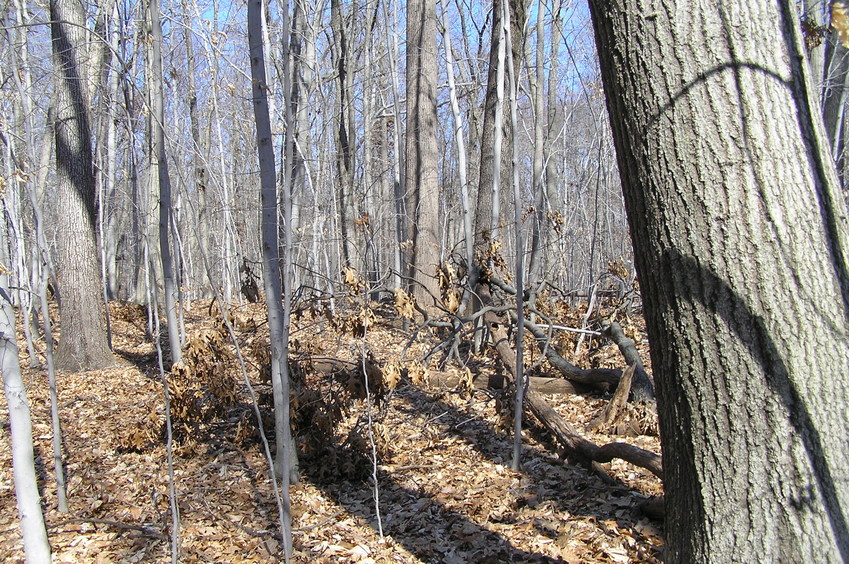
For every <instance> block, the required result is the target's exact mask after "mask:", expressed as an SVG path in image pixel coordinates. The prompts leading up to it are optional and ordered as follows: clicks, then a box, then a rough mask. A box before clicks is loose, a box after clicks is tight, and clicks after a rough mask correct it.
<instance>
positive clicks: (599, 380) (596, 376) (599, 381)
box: [525, 319, 622, 392]
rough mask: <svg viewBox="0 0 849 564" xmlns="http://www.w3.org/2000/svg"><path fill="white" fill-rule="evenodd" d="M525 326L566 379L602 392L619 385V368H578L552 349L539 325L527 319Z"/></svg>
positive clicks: (620, 376) (620, 373)
mask: <svg viewBox="0 0 849 564" xmlns="http://www.w3.org/2000/svg"><path fill="white" fill-rule="evenodd" d="M525 327H527V328H528V331H530V332H531V333H532V334H533V336H534V337H536V340H537V343H538V345H539V348H540V350H542V351H543V352H544V353H545V358H547V359H548V362H549V363H550V364H551V365H552V366H553V367H554V368H556V369H557V370H558V371H559V372H560V373H561V374H562V375H563V377H564V378H566V379H567V380H571V381H572V382H579V383H581V384H585V385H587V386H591V387H593V388H596V389H598V390H601V391H603V392H607V391H609V390H611V389H613V388H616V386H618V385H619V380H620V379H621V378H622V371H621V370H617V369H615V368H586V369H585V368H578V367H577V366H575V365H574V364H572V363H570V362H569V361H568V360H566V359H565V358H563V357H562V356H560V353H558V352H557V351H556V350H554V347H552V346H551V343H550V339H549V336H548V335H547V334H546V333H545V331H543V330H542V329H541V328H540V327H538V326H537V325H536V324H534V323H531V322H530V321H528V320H527V319H526V320H525Z"/></svg>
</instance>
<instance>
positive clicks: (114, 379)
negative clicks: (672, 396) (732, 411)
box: [0, 302, 663, 564]
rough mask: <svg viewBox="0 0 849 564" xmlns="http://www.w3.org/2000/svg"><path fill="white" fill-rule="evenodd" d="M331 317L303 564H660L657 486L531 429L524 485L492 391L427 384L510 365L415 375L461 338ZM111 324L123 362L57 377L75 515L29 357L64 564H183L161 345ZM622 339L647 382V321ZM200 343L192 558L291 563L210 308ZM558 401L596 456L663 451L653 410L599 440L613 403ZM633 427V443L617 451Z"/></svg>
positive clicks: (267, 417) (258, 372)
mask: <svg viewBox="0 0 849 564" xmlns="http://www.w3.org/2000/svg"><path fill="white" fill-rule="evenodd" d="M328 306H329V304H328V303H326V302H324V303H319V302H313V303H311V304H305V305H304V307H302V308H301V309H300V310H299V315H298V316H297V317H296V319H295V321H294V330H293V333H292V344H293V355H292V356H293V357H294V358H298V359H299V361H298V362H297V363H296V364H295V368H294V371H295V375H294V380H295V384H296V386H295V394H294V395H293V396H292V398H293V399H292V404H293V419H294V423H295V428H296V433H297V436H298V445H299V451H300V453H301V461H300V463H301V481H300V483H298V484H297V485H295V486H293V487H292V489H291V503H292V515H293V528H294V534H293V538H294V558H293V561H294V562H434V563H446V564H448V563H462V562H473V563H487V562H489V563H496V562H568V563H573V562H615V563H625V562H658V561H659V560H660V555H661V550H662V547H663V536H662V535H663V532H662V523H660V522H657V521H653V520H651V519H650V518H648V517H646V516H645V515H643V514H642V513H641V511H640V509H639V505H640V504H641V503H642V502H644V501H646V500H647V499H649V498H651V497H653V496H657V495H660V494H662V487H661V484H660V481H659V480H658V479H657V478H655V477H654V476H653V475H652V474H650V473H649V472H648V471H646V470H644V469H642V468H638V467H635V466H632V465H630V464H628V463H626V462H623V461H619V460H614V461H613V462H611V463H609V464H604V465H602V466H603V468H604V469H605V471H606V473H607V475H606V476H599V475H598V474H596V473H594V472H593V471H591V470H588V469H586V468H584V467H581V466H577V465H572V464H570V463H569V462H568V461H565V460H563V459H561V458H560V457H559V456H558V454H557V447H556V445H555V444H554V441H553V439H552V437H551V436H550V435H549V434H548V432H546V431H545V429H543V428H542V427H541V426H540V424H539V423H538V422H536V421H534V420H533V419H532V418H531V417H530V416H526V420H525V427H526V431H525V433H524V436H523V444H524V451H523V457H522V469H521V471H519V472H515V471H513V470H512V469H511V468H510V456H511V454H512V439H511V436H510V433H509V432H506V430H507V429H509V428H510V425H511V424H512V423H511V422H510V421H509V418H506V417H505V416H503V414H504V413H506V412H509V411H510V408H509V406H508V407H507V408H506V409H504V408H502V409H499V404H500V402H499V401H497V398H496V395H495V394H494V393H492V392H491V391H485V390H480V389H476V390H473V389H470V388H469V386H462V385H460V386H458V387H457V388H455V389H447V388H438V387H433V386H428V385H425V384H422V383H421V382H424V381H425V380H426V379H427V377H426V376H427V372H428V371H436V370H441V371H442V372H444V373H452V374H454V375H457V376H459V378H460V381H463V380H464V378H463V376H464V375H466V376H467V377H468V376H470V375H472V376H474V377H478V376H479V375H487V374H492V373H494V372H497V371H498V370H502V368H501V367H500V364H499V363H498V362H496V361H495V359H494V353H493V352H492V351H485V352H483V353H482V354H480V355H474V354H471V353H469V352H465V353H464V354H465V355H466V358H467V359H468V363H467V365H466V367H463V368H457V367H453V368H452V367H451V365H450V363H449V364H448V365H446V366H439V363H438V360H439V358H440V357H439V355H434V356H433V358H434V360H432V361H431V362H428V363H424V364H423V363H421V362H418V361H413V360H412V359H422V358H424V357H425V355H426V353H427V352H428V351H429V350H431V348H432V347H434V346H435V345H437V344H438V343H440V342H441V341H442V340H443V339H444V337H445V335H444V334H440V333H439V332H438V331H432V330H425V331H422V332H419V333H418V334H417V336H416V338H415V340H414V342H412V343H410V340H411V339H410V338H411V332H410V331H408V330H407V331H405V330H404V328H403V324H402V322H401V321H400V320H398V319H397V318H396V315H395V310H394V309H393V308H392V307H391V306H390V305H388V304H382V305H380V304H373V303H372V304H370V305H367V306H366V307H365V308H363V307H361V306H355V305H354V304H348V305H347V306H345V305H343V304H341V302H340V303H337V304H336V307H335V308H334V310H333V311H331V309H330V308H329V307H328ZM110 309H111V317H112V331H113V344H114V350H115V353H116V358H117V359H118V362H117V364H116V365H115V366H113V367H110V368H106V369H103V370H97V371H91V372H85V373H74V374H69V373H62V374H59V375H58V377H57V388H58V396H59V409H60V413H61V418H62V423H63V431H64V448H65V456H66V470H67V483H68V497H69V503H70V512H69V513H66V514H62V513H59V512H58V511H57V509H56V493H55V481H54V479H53V454H52V447H51V437H52V432H51V423H50V404H49V395H48V386H47V377H46V371H45V370H44V369H41V368H28V366H29V357H28V356H27V353H26V348H25V347H22V351H21V363H22V366H23V367H24V380H25V383H26V385H27V389H28V393H29V401H30V405H31V406H32V419H33V428H34V429H33V433H34V439H35V448H36V458H37V461H36V464H37V469H38V472H39V478H40V484H41V488H42V490H41V493H42V500H43V504H44V506H45V508H46V519H47V526H48V532H49V537H50V542H51V545H52V549H53V554H54V562H74V563H79V562H167V561H169V559H170V545H169V539H170V516H171V513H170V509H169V480H168V463H167V451H166V447H165V433H164V428H165V425H164V421H165V416H164V400H163V398H164V396H163V386H162V381H161V379H160V377H159V371H158V361H157V353H156V349H155V347H154V344H153V343H152V342H151V340H150V339H149V338H148V337H147V336H146V335H147V316H146V313H145V310H144V309H143V308H140V307H138V306H134V305H129V304H119V303H113V304H112V305H111V308H110ZM551 313H552V314H555V313H556V314H557V320H558V323H560V324H563V325H569V326H572V327H575V326H579V325H580V318H581V315H583V311H582V310H581V309H580V308H569V307H567V306H565V305H562V304H561V305H560V306H558V307H557V311H556V312H554V311H553V312H551ZM264 320H265V311H264V306H262V305H261V304H253V305H242V306H234V307H233V311H232V315H231V316H230V321H231V322H232V326H233V327H234V333H235V336H236V340H237V342H238V343H239V350H240V352H241V353H242V356H243V358H244V359H245V365H244V366H245V372H244V373H245V374H246V375H247V377H248V379H249V381H250V382H251V384H252V386H253V387H254V389H255V390H256V392H257V395H258V399H259V405H260V410H261V414H262V418H263V420H264V422H265V423H264V427H265V428H266V430H267V431H266V432H267V434H268V435H269V438H268V440H269V442H270V444H271V449H272V451H273V449H274V441H273V436H272V434H273V423H272V421H273V419H272V415H271V408H270V406H271V392H270V385H269V382H268V377H267V370H268V367H267V365H268V347H267V343H268V340H267V339H268V331H267V328H266V326H265V321H264ZM621 322H622V324H623V325H625V326H626V331H627V332H630V334H631V335H632V336H634V337H636V340H637V342H638V344H639V349H640V351H641V354H642V356H643V357H644V363H645V364H646V367H647V369H648V368H649V363H648V362H649V361H648V358H646V353H647V348H646V345H645V342H646V340H645V338H644V334H643V333H642V328H641V327H642V320H641V319H639V318H638V317H637V318H631V319H627V320H622V321H621ZM185 327H186V334H187V338H188V344H187V346H186V349H185V351H186V352H185V353H184V363H183V365H182V367H180V368H179V369H178V370H175V373H174V374H173V375H172V376H170V377H169V390H170V393H171V397H172V398H171V399H172V404H171V410H172V415H173V417H174V436H175V441H174V459H173V468H174V470H173V471H174V475H175V485H176V495H177V498H178V507H179V514H180V537H181V561H182V562H233V563H235V562H277V561H281V560H282V557H281V555H282V544H281V540H280V539H281V537H280V534H279V526H278V523H279V520H278V510H277V504H276V503H275V496H274V492H273V490H272V485H271V482H270V481H269V479H268V477H269V465H268V462H267V460H266V457H265V456H264V448H263V446H262V443H261V441H260V440H259V437H258V436H259V433H258V428H257V425H256V418H255V416H254V411H253V408H252V407H251V406H252V404H251V400H250V395H249V394H248V391H247V390H248V388H247V386H246V385H245V383H244V380H243V372H242V369H241V368H240V363H239V360H238V355H237V354H236V347H235V346H234V345H233V344H232V341H231V339H230V336H229V333H228V332H227V331H226V329H225V324H224V323H223V321H222V318H221V316H220V314H218V313H217V308H216V307H215V306H214V305H213V306H210V304H209V303H208V302H207V303H198V302H195V303H193V304H192V307H191V311H189V312H186V315H185ZM363 332H364V333H365V335H364V336H363ZM576 339H577V336H576V335H575V334H574V333H567V332H561V333H558V334H557V341H556V343H555V344H556V346H558V347H560V348H561V349H562V350H564V351H570V352H569V353H565V352H564V355H565V356H566V358H567V359H569V360H570V361H571V362H573V363H575V364H578V365H579V366H582V367H591V366H592V367H599V366H604V367H617V368H624V365H623V361H622V360H621V357H620V356H619V353H618V350H617V348H616V346H615V345H613V344H611V343H609V342H608V341H606V340H605V339H603V338H598V337H596V338H592V339H589V340H588V341H586V342H585V343H584V344H583V345H582V347H581V352H580V353H579V354H578V355H577V356H576V355H574V354H572V353H574V351H575V346H576V345H575V342H576ZM19 342H21V343H22V342H23V341H19ZM40 345H41V346H42V347H43V340H42V342H41V343H40ZM526 351H527V353H526V364H527V365H528V366H530V365H532V364H537V363H538V364H539V365H538V366H536V367H535V368H533V369H532V371H533V373H534V374H535V375H549V376H554V375H555V374H554V371H553V369H552V368H551V367H549V366H548V364H547V363H546V362H538V361H539V352H538V351H537V350H536V348H535V347H532V346H528V348H527V349H526ZM364 353H366V356H369V355H370V359H369V360H368V362H366V363H365V364H366V365H367V366H369V367H371V368H367V370H366V371H367V373H369V374H370V376H371V378H372V385H373V388H374V390H373V394H372V395H371V396H370V397H369V399H368V401H367V400H364V399H361V397H362V395H363V392H364V387H363V386H362V383H363V380H362V373H363V371H362V370H358V369H357V366H362V365H363V364H364V363H363V362H361V359H362V358H363V356H364ZM39 354H40V355H41V354H43V350H42V351H39ZM358 359H360V360H358ZM331 360H334V361H336V364H333V362H331ZM39 361H40V362H43V356H42V357H41V358H40V359H39ZM338 361H348V362H351V364H349V365H345V364H340V363H339V362H338ZM340 366H341V367H343V368H344V367H345V366H348V367H349V368H350V370H340V369H339V368H340ZM374 366H377V367H382V370H381V371H374V370H373V367H374ZM328 367H332V368H334V370H331V369H329V368H328ZM466 368H468V371H467V370H466ZM399 369H400V370H399ZM398 376H403V378H402V379H401V380H400V382H399V381H398ZM374 380H380V381H379V382H377V383H375V382H374ZM466 381H468V380H466ZM413 382H416V383H418V385H416V384H414V383H413ZM380 384H382V387H381V386H380ZM390 389H391V390H390ZM546 398H547V400H548V401H549V402H550V403H551V405H552V406H553V407H554V408H555V409H556V410H557V412H558V413H559V414H560V415H561V416H563V417H564V418H565V419H566V421H568V422H569V423H571V424H572V425H574V426H575V427H577V428H578V429H579V430H580V431H581V432H582V433H584V436H585V437H587V438H588V439H589V440H591V441H594V442H595V443H596V444H606V443H608V442H611V441H615V440H624V441H626V442H629V443H631V444H635V445H637V446H640V447H642V448H645V449H648V450H651V451H653V452H655V453H659V452H660V445H659V440H658V437H657V433H656V420H655V421H651V419H652V418H653V417H655V416H654V415H653V414H651V415H650V416H649V417H648V419H649V422H648V424H647V423H646V419H647V417H646V415H645V413H643V414H642V415H640V414H635V415H633V417H634V418H641V422H640V423H639V424H638V425H637V424H633V423H634V422H631V423H632V424H628V422H627V421H625V424H624V425H623V424H622V423H621V422H620V424H619V425H617V426H615V428H609V429H606V430H605V431H606V432H607V433H609V434H605V433H601V432H591V431H590V430H588V428H587V425H588V423H589V422H590V421H591V420H592V419H593V418H594V417H595V416H596V415H598V414H599V413H600V412H601V410H603V408H604V407H605V405H606V404H607V402H608V399H609V396H605V395H602V394H600V393H599V394H590V395H547V396H546ZM629 413H630V412H626V414H625V418H626V419H627V418H628V417H632V415H629ZM0 423H2V426H3V432H2V433H0V561H3V562H23V561H24V560H23V551H22V543H21V538H20V533H19V527H18V520H17V510H16V507H15V495H14V484H13V479H12V464H11V449H10V445H9V432H8V426H9V421H8V411H7V410H6V406H5V399H3V400H0ZM369 429H370V430H369ZM635 429H641V430H640V431H637V432H638V433H640V432H641V433H646V434H636V433H635ZM623 430H625V431H629V433H628V434H629V435H630V436H624V435H622V434H614V432H615V431H619V432H622V431H623ZM374 456H376V457H377V464H373V462H372V461H373V460H374V458H373V457H374ZM375 479H376V482H377V485H378V487H377V488H376V489H375V488H374V487H373V484H374V483H375ZM376 506H377V507H379V512H377V511H376V509H375V508H376Z"/></svg>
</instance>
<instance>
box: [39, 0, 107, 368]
mask: <svg viewBox="0 0 849 564" xmlns="http://www.w3.org/2000/svg"><path fill="white" fill-rule="evenodd" d="M50 19H51V22H52V23H51V24H50V25H51V32H52V39H53V60H54V65H55V67H56V71H57V80H56V91H55V99H56V121H55V123H54V126H53V130H54V136H55V141H56V169H57V170H56V185H57V186H56V225H57V236H56V258H57V278H58V283H59V291H60V298H61V299H60V302H59V317H60V318H61V320H62V338H61V340H60V342H59V346H58V348H57V351H56V368H57V369H59V370H69V371H78V370H88V369H93V368H102V367H104V366H108V365H111V364H112V363H113V362H114V358H113V356H112V352H111V351H110V350H109V346H108V343H107V339H106V329H105V317H104V312H103V302H102V300H101V296H100V266H99V258H98V252H97V242H96V235H95V233H96V229H97V213H98V211H97V205H96V197H97V195H96V192H95V186H94V171H93V169H92V163H93V158H92V150H91V126H90V119H89V114H88V112H89V109H88V108H89V104H88V101H87V96H86V92H85V85H86V80H85V77H86V72H85V69H84V67H83V61H84V54H85V51H84V47H83V46H84V45H85V44H86V33H87V32H86V29H85V14H84V10H83V4H82V3H81V2H79V1H78V0H53V1H52V2H50Z"/></svg>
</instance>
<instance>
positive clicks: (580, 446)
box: [480, 287, 663, 479]
mask: <svg viewBox="0 0 849 564" xmlns="http://www.w3.org/2000/svg"><path fill="white" fill-rule="evenodd" d="M480 296H481V298H482V300H483V302H484V304H486V303H487V301H491V300H492V296H491V295H490V294H489V290H488V289H486V288H485V287H482V288H481V291H480ZM485 320H486V322H487V324H488V325H489V327H490V332H491V334H492V339H493V342H494V345H495V350H496V351H497V352H498V356H499V357H500V358H501V361H502V362H503V363H504V365H505V366H506V367H507V369H508V371H509V372H510V374H511V375H512V377H513V378H514V381H515V375H516V372H517V371H516V355H515V354H514V353H513V349H512V347H511V346H510V341H509V339H508V338H507V331H506V330H505V329H504V327H503V326H502V325H501V324H500V320H499V319H498V316H497V315H495V313H491V314H488V315H487V316H486V317H485ZM525 402H526V405H527V406H528V409H529V410H530V412H531V413H532V414H533V415H534V416H535V417H536V418H537V419H538V420H539V421H540V423H542V424H543V426H545V428H546V429H548V430H549V431H550V432H551V434H552V435H554V437H555V439H556V440H557V442H558V443H559V444H560V446H561V447H562V448H563V449H564V451H565V452H566V455H567V456H569V457H572V458H574V459H577V460H578V461H580V462H582V463H584V464H585V465H588V466H591V465H593V463H599V462H610V461H611V460H612V459H613V458H621V459H622V460H625V461H627V462H630V463H631V464H634V465H635V466H640V467H641V468H645V469H647V470H648V471H649V472H651V473H652V474H654V475H655V476H657V477H658V478H661V479H662V478H663V468H662V464H661V458H660V456H658V455H656V454H654V453H653V452H649V451H647V450H644V449H641V448H639V447H636V446H633V445H629V444H627V443H610V444H606V445H604V446H601V447H599V446H597V445H596V444H595V443H593V442H591V441H588V440H587V439H585V438H584V437H583V436H581V434H580V433H579V432H578V431H577V430H575V429H574V428H573V427H572V426H571V425H569V423H567V422H566V421H565V420H564V419H563V418H562V417H560V415H559V414H558V413H557V412H556V411H554V409H553V408H552V407H551V406H550V405H548V402H546V401H545V399H544V398H543V397H542V395H540V394H539V393H538V392H535V391H533V390H528V393H527V395H526V396H525Z"/></svg>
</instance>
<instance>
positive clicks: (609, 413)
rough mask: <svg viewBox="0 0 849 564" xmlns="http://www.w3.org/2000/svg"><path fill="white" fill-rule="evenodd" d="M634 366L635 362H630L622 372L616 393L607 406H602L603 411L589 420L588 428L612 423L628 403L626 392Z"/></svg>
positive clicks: (597, 427) (631, 378)
mask: <svg viewBox="0 0 849 564" xmlns="http://www.w3.org/2000/svg"><path fill="white" fill-rule="evenodd" d="M636 367H637V365H636V364H631V365H629V366H628V368H626V369H625V372H623V373H622V380H621V381H620V382H619V385H618V386H617V387H616V393H615V394H613V397H612V398H610V401H609V402H608V403H607V407H605V408H604V412H603V413H602V414H601V415H599V416H598V417H596V418H595V419H593V420H592V421H591V422H590V425H589V428H590V429H591V430H593V431H595V430H596V429H599V428H601V427H606V426H608V425H610V424H611V423H613V422H614V421H615V420H616V418H617V417H618V416H619V413H620V412H621V411H622V408H623V407H625V404H626V403H628V394H629V392H630V391H631V382H632V380H633V377H634V370H635V369H636Z"/></svg>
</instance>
